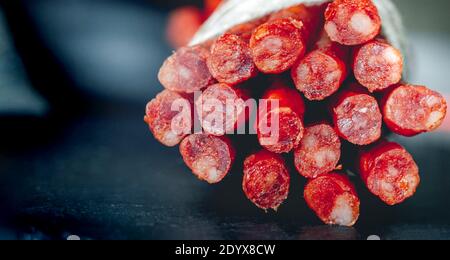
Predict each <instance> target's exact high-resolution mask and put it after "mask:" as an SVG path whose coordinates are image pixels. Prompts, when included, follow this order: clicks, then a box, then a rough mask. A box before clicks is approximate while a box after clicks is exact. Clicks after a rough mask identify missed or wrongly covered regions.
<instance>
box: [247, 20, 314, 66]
mask: <svg viewBox="0 0 450 260" xmlns="http://www.w3.org/2000/svg"><path fill="white" fill-rule="evenodd" d="M302 31H303V23H302V22H301V21H298V20H295V19H292V18H289V19H278V20H273V21H269V22H267V23H265V24H262V25H261V26H259V27H258V28H257V29H256V30H255V31H254V32H253V35H252V37H251V39H250V49H251V50H252V55H253V60H254V62H255V64H256V67H257V68H258V69H259V70H260V71H261V72H263V73H266V74H280V73H282V72H285V71H287V70H289V69H290V68H291V67H292V66H293V65H294V63H295V62H296V61H297V60H298V59H300V58H302V57H303V56H304V55H305V51H306V48H307V46H306V44H307V42H306V39H305V37H304V35H303V32H302Z"/></svg>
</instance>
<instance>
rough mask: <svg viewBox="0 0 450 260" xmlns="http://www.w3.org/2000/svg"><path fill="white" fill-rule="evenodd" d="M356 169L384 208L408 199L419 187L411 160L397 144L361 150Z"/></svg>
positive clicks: (416, 168)
mask: <svg viewBox="0 0 450 260" xmlns="http://www.w3.org/2000/svg"><path fill="white" fill-rule="evenodd" d="M359 168H360V174H361V178H362V179H363V181H364V183H365V184H366V185H367V188H368V189H369V190H370V192H372V193H373V194H375V195H376V196H377V197H379V198H380V199H381V200H382V201H384V202H385V203H386V204H388V205H397V204H399V203H402V202H403V201H405V200H406V199H408V198H410V197H411V196H413V195H414V193H415V192H416V189H417V187H418V185H419V183H420V177H419V168H418V166H417V164H416V163H415V162H414V159H413V157H412V156H411V154H409V153H408V152H407V151H406V150H405V148H403V147H402V146H400V145H399V144H397V143H390V142H386V141H382V142H380V143H379V144H377V145H375V146H373V147H371V148H367V149H363V150H362V152H361V155H360V160H359Z"/></svg>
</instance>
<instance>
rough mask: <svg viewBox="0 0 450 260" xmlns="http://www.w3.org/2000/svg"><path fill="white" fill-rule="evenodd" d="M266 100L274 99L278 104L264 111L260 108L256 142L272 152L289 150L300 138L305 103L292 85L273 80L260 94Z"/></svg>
mask: <svg viewBox="0 0 450 260" xmlns="http://www.w3.org/2000/svg"><path fill="white" fill-rule="evenodd" d="M263 99H264V100H267V101H268V102H269V105H271V103H270V102H271V101H278V104H279V106H278V107H272V106H269V107H268V109H267V112H266V113H264V110H261V108H260V114H259V120H258V127H257V129H258V139H259V142H260V144H261V145H262V146H263V147H264V148H266V149H267V150H269V151H271V152H274V153H289V152H290V151H292V150H293V149H294V148H296V147H297V146H298V144H299V143H300V140H301V139H302V138H303V133H304V124H303V117H304V114H305V103H304V101H303V97H302V96H301V95H300V93H298V91H296V90H295V89H292V88H290V87H289V86H288V85H286V84H285V83H282V82H277V83H275V85H274V86H273V87H271V88H269V89H268V90H267V91H266V93H265V94H264V95H263Z"/></svg>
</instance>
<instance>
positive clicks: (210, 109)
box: [195, 83, 252, 136]
mask: <svg viewBox="0 0 450 260" xmlns="http://www.w3.org/2000/svg"><path fill="white" fill-rule="evenodd" d="M246 99H247V93H246V91H245V90H243V89H241V88H238V87H232V86H230V85H227V84H223V83H219V84H214V85H211V86H209V87H208V88H207V89H206V90H204V91H203V93H202V95H201V96H200V97H199V98H198V99H197V100H196V101H195V108H196V111H197V114H198V115H199V118H200V121H201V125H202V127H203V130H204V131H205V132H206V133H209V134H212V135H217V136H222V135H225V134H230V133H234V131H235V129H236V128H237V127H238V126H240V125H242V124H244V123H245V122H246V120H247V118H248V117H247V113H246V108H247V106H246V102H245V101H246ZM249 109H250V110H251V109H252V108H251V107H250V108H249Z"/></svg>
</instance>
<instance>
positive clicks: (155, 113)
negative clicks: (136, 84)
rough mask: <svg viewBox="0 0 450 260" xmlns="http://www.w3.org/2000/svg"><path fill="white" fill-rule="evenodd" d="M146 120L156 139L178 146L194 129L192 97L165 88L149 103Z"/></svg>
mask: <svg viewBox="0 0 450 260" xmlns="http://www.w3.org/2000/svg"><path fill="white" fill-rule="evenodd" d="M144 120H145V122H146V123H147V124H148V126H149V128H150V130H151V132H152V133H153V136H154V137H155V139H156V140H158V141H159V142H161V143H162V144H164V145H165V146H169V147H172V146H176V145H178V144H179V143H180V142H181V140H183V138H184V137H185V136H186V135H187V134H189V133H190V132H191V129H192V99H191V98H190V97H188V96H185V95H181V94H178V93H176V92H172V91H170V90H164V91H162V92H161V93H159V94H158V95H157V96H156V98H154V99H153V100H152V101H150V102H149V103H148V104H147V107H146V112H145V118H144Z"/></svg>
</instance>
